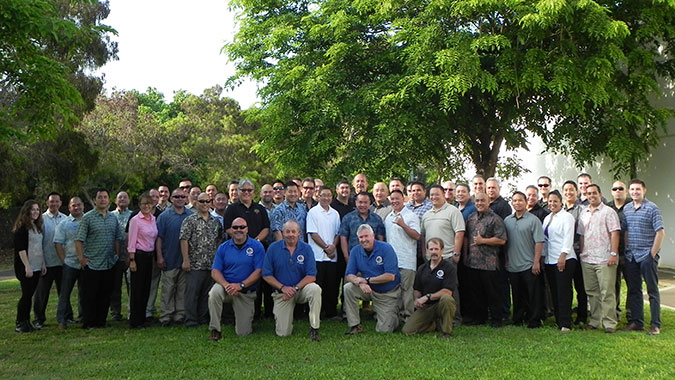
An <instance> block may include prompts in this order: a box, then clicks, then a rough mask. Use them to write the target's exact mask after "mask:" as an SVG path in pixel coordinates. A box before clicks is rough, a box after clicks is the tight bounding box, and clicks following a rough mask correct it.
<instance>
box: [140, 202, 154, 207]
mask: <svg viewBox="0 0 675 380" xmlns="http://www.w3.org/2000/svg"><path fill="white" fill-rule="evenodd" d="M141 206H152V203H147V202H143V203H141Z"/></svg>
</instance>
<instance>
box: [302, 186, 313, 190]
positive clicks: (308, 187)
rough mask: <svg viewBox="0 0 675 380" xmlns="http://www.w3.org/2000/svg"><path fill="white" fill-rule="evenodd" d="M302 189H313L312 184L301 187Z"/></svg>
mask: <svg viewBox="0 0 675 380" xmlns="http://www.w3.org/2000/svg"><path fill="white" fill-rule="evenodd" d="M303 189H305V190H314V188H313V187H312V186H305V187H303Z"/></svg>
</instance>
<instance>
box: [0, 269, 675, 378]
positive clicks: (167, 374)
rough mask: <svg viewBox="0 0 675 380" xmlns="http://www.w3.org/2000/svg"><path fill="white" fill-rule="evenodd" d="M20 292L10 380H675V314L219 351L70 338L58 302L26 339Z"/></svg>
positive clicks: (279, 342)
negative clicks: (604, 324)
mask: <svg viewBox="0 0 675 380" xmlns="http://www.w3.org/2000/svg"><path fill="white" fill-rule="evenodd" d="M19 293H20V291H19V284H18V282H17V281H16V280H9V281H1V282H0V347H1V348H0V380H4V379H179V378H180V379H251V378H264V379H289V380H295V379H321V378H325V379H336V378H345V379H355V378H366V379H384V378H386V379H405V378H411V379H427V378H434V379H435V378H444V379H518V380H522V379H674V378H675V333H673V332H672V331H673V330H672V329H673V326H675V312H672V311H669V310H663V311H662V320H663V325H664V329H663V332H662V334H661V335H660V336H656V337H651V336H647V335H646V334H645V333H637V332H631V333H627V332H618V333H616V334H605V333H604V332H602V331H582V330H574V331H572V332H570V333H567V334H561V333H560V332H558V331H557V329H555V328H553V325H552V321H550V320H549V321H548V323H547V326H546V327H544V328H541V329H537V330H528V329H525V328H523V327H514V326H507V327H503V328H501V329H492V328H490V327H465V326H462V327H459V328H457V329H456V330H455V333H454V337H452V338H450V339H438V338H436V336H435V335H433V334H426V335H422V336H412V337H407V336H403V335H401V334H400V333H394V334H378V333H375V323H374V321H373V320H365V321H364V327H365V332H364V333H363V334H362V335H358V336H345V335H343V334H344V332H345V331H346V330H347V324H346V323H344V322H334V321H327V322H324V323H323V324H322V326H321V330H320V331H321V338H322V341H321V342H310V341H309V339H308V337H307V334H308V329H309V325H308V323H307V322H296V323H295V331H294V333H293V335H292V336H291V337H287V338H279V337H276V336H275V335H274V323H273V321H263V322H260V323H256V324H254V326H253V328H254V333H253V334H252V335H251V336H248V337H237V336H236V335H235V334H234V327H233V326H224V327H223V340H221V341H220V342H216V343H214V342H210V341H209V340H208V331H207V328H206V327H200V328H195V329H187V328H184V327H169V328H162V327H159V326H157V327H152V328H148V329H144V330H134V331H131V330H129V329H128V327H127V326H128V325H127V323H126V322H110V324H111V327H110V328H107V329H102V330H92V331H83V330H82V329H80V328H77V326H78V325H75V326H71V328H69V329H68V330H66V331H60V330H58V329H57V328H56V322H55V306H56V297H55V293H52V297H51V298H50V303H49V309H48V314H47V315H48V319H49V320H48V321H47V324H48V325H47V326H46V327H45V328H44V329H43V330H41V331H37V332H35V333H31V334H17V333H15V332H14V319H15V314H16V303H17V301H18V299H19ZM624 294H625V293H624ZM648 310H649V308H648V307H647V308H646V311H648ZM647 317H648V316H647ZM647 321H649V318H647ZM623 325H625V322H624V323H622V324H621V326H623Z"/></svg>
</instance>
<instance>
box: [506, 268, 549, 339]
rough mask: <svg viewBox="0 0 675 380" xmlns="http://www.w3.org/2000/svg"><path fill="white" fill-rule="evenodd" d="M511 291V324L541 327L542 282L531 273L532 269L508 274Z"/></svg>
mask: <svg viewBox="0 0 675 380" xmlns="http://www.w3.org/2000/svg"><path fill="white" fill-rule="evenodd" d="M509 280H510V281H511V291H512V292H513V324H515V325H520V324H522V323H523V322H527V327H530V328H535V327H539V326H541V315H542V311H541V309H542V304H541V299H542V298H541V291H542V282H541V278H540V276H536V275H534V274H533V273H532V269H531V268H530V269H528V270H525V271H522V272H515V273H509Z"/></svg>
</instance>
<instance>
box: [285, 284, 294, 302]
mask: <svg viewBox="0 0 675 380" xmlns="http://www.w3.org/2000/svg"><path fill="white" fill-rule="evenodd" d="M281 291H282V292H283V293H284V296H283V297H282V299H283V300H284V301H288V300H290V299H291V298H293V297H294V296H295V293H296V292H295V288H294V287H292V286H284V287H283V288H282V289H281Z"/></svg>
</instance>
